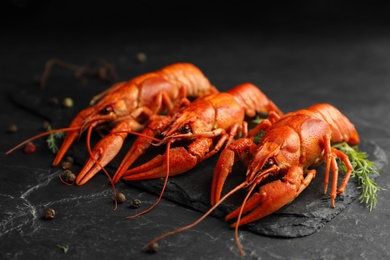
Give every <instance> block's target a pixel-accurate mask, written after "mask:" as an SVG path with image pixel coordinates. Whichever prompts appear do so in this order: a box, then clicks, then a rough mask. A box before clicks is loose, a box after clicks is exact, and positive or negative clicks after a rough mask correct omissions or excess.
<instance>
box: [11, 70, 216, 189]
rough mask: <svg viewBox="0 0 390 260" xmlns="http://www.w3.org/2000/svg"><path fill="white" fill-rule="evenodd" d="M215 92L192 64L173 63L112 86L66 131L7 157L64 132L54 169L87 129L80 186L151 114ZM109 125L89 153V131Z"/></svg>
mask: <svg viewBox="0 0 390 260" xmlns="http://www.w3.org/2000/svg"><path fill="white" fill-rule="evenodd" d="M217 92H218V90H217V89H216V88H215V87H214V86H213V85H211V83H210V82H209V80H208V79H207V78H206V77H205V76H204V74H203V73H202V72H201V71H200V70H199V69H198V68H197V67H196V66H194V65H193V64H190V63H176V64H172V65H170V66H166V67H164V68H162V69H160V70H158V71H155V72H150V73H146V74H144V75H140V76H138V77H135V78H133V79H132V80H130V81H127V82H120V83H117V84H115V85H113V86H112V87H111V88H109V89H107V90H106V91H104V92H102V93H101V94H99V95H97V96H95V97H94V98H93V99H92V101H91V105H93V106H91V107H88V108H86V109H84V110H82V111H81V112H80V113H78V115H77V116H76V117H75V118H74V119H73V121H72V122H71V124H70V126H69V127H68V128H62V129H56V130H53V131H48V132H45V133H43V134H40V135H37V136H35V137H32V138H30V139H28V140H26V141H25V142H23V143H21V144H19V145H18V146H16V147H14V148H13V149H11V150H9V151H8V152H7V154H8V153H11V152H12V151H13V150H15V149H16V148H18V147H20V146H22V145H23V144H25V143H27V142H28V141H31V140H33V139H36V138H39V137H41V136H44V135H49V134H51V133H54V132H63V131H66V132H67V134H66V136H65V139H64V141H63V143H62V146H61V148H60V149H59V151H58V153H57V155H56V157H55V159H54V161H53V166H56V165H58V164H59V163H60V162H61V160H62V158H63V156H64V155H65V154H66V152H67V151H68V149H69V147H70V146H71V145H72V143H73V142H74V141H75V140H76V139H77V138H79V137H80V136H81V134H82V133H83V132H84V131H85V130H87V129H88V137H87V146H88V151H89V153H90V160H88V162H87V163H86V164H85V166H84V168H83V169H82V170H81V174H80V175H79V176H80V177H78V178H77V179H76V184H78V185H82V184H84V183H86V182H87V181H88V180H89V179H90V178H92V176H94V175H95V174H96V173H97V172H98V171H100V170H101V169H102V168H103V167H104V166H105V165H107V164H108V163H109V162H110V161H111V160H112V159H113V158H114V157H115V156H116V155H117V153H118V152H119V151H120V149H121V147H122V144H123V142H124V140H125V138H126V137H127V135H128V134H129V133H130V132H140V131H142V130H143V129H144V127H145V124H146V123H147V122H148V121H149V119H150V118H151V117H152V116H153V115H163V114H167V113H169V112H170V111H171V110H172V109H173V108H174V107H175V106H177V103H178V102H180V101H181V100H182V99H183V98H190V99H191V98H196V97H200V96H203V95H207V94H211V93H217ZM108 123H111V125H110V127H111V132H113V133H114V134H109V135H107V136H106V137H103V138H102V140H100V142H98V143H97V144H96V146H95V147H94V149H93V150H92V151H91V148H90V146H89V139H90V134H91V131H92V129H94V128H95V127H97V126H98V125H102V124H106V125H108ZM112 125H114V127H112Z"/></svg>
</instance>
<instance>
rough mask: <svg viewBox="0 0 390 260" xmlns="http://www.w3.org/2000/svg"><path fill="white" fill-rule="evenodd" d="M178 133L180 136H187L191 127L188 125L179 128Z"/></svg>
mask: <svg viewBox="0 0 390 260" xmlns="http://www.w3.org/2000/svg"><path fill="white" fill-rule="evenodd" d="M178 131H179V132H180V133H182V134H188V133H190V132H191V127H190V126H189V125H188V124H185V125H183V126H182V127H180V128H179V130H178Z"/></svg>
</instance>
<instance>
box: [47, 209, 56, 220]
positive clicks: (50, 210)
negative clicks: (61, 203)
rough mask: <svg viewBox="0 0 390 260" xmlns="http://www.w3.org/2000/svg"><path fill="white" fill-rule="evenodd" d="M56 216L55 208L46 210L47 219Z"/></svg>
mask: <svg viewBox="0 0 390 260" xmlns="http://www.w3.org/2000/svg"><path fill="white" fill-rule="evenodd" d="M55 216H56V212H55V211H54V209H47V210H46V211H45V215H44V218H45V219H46V220H51V219H54V217H55Z"/></svg>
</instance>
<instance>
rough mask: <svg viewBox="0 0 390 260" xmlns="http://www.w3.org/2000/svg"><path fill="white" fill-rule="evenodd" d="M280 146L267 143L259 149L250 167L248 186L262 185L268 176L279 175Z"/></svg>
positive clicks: (247, 175)
mask: <svg viewBox="0 0 390 260" xmlns="http://www.w3.org/2000/svg"><path fill="white" fill-rule="evenodd" d="M279 152H280V145H279V144H277V143H274V142H265V143H263V144H262V145H261V146H260V147H258V149H257V152H256V155H255V156H254V158H253V160H252V161H251V162H250V164H249V166H248V170H247V173H246V179H247V183H248V184H252V183H254V182H257V184H258V183H260V182H261V181H262V180H264V179H265V178H267V177H268V176H271V175H275V174H278V173H279V171H280V167H279V159H280V158H279V156H278V155H279Z"/></svg>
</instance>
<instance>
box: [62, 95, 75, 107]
mask: <svg viewBox="0 0 390 260" xmlns="http://www.w3.org/2000/svg"><path fill="white" fill-rule="evenodd" d="M62 104H63V105H64V107H73V99H71V98H69V97H67V98H65V99H64V101H63V102H62Z"/></svg>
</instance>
